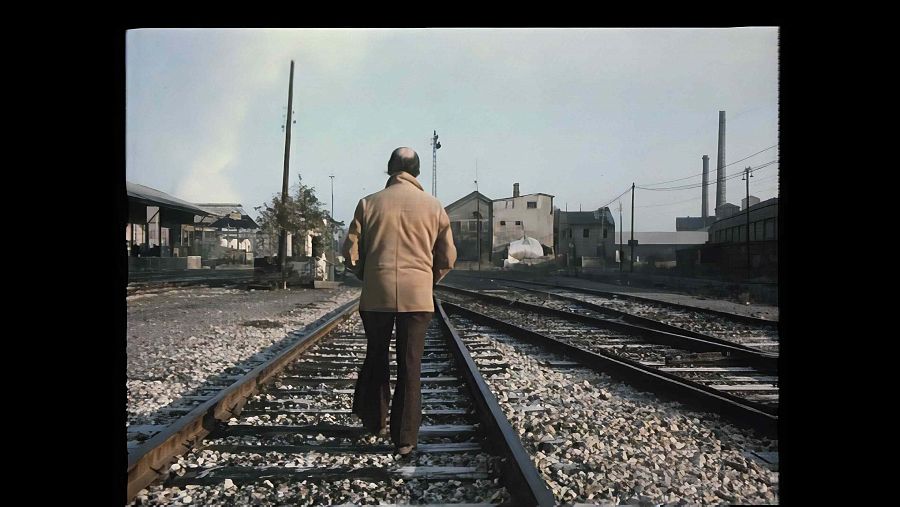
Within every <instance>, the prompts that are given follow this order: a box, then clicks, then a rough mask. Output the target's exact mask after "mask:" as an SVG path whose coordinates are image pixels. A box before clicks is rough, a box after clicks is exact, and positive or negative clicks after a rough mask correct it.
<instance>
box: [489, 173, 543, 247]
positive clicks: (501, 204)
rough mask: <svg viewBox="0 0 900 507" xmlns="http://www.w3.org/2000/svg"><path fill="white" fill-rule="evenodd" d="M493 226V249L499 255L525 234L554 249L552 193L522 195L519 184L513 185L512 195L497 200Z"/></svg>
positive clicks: (494, 207)
mask: <svg viewBox="0 0 900 507" xmlns="http://www.w3.org/2000/svg"><path fill="white" fill-rule="evenodd" d="M492 206H493V213H492V222H491V229H492V231H493V240H492V250H493V252H494V253H495V254H500V253H502V252H503V250H505V249H506V248H507V247H508V246H509V243H510V242H511V241H516V240H520V239H522V238H523V237H525V236H528V237H530V238H534V239H536V240H538V241H540V243H541V245H544V247H545V251H548V249H549V252H552V251H553V196H552V195H550V194H544V193H540V192H539V193H535V194H525V195H519V184H518V183H515V184H513V195H512V197H506V198H503V199H495V200H494V201H493V203H492Z"/></svg>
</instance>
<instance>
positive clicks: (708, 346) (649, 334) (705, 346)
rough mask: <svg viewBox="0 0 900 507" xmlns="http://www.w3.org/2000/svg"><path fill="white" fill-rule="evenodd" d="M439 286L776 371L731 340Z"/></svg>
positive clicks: (765, 355)
mask: <svg viewBox="0 0 900 507" xmlns="http://www.w3.org/2000/svg"><path fill="white" fill-rule="evenodd" d="M438 287H439V288H442V289H446V290H449V291H451V292H456V293H458V294H462V295H465V296H469V297H473V298H477V299H481V300H483V301H489V302H493V303H499V304H504V305H508V306H512V307H520V308H523V309H526V310H529V311H532V312H536V313H543V314H545V315H553V316H556V317H562V318H564V319H569V320H575V321H578V322H582V323H584V324H588V325H591V326H594V327H599V328H608V329H614V330H617V331H621V332H625V333H632V334H637V335H640V336H641V337H643V338H644V339H646V340H647V341H649V342H653V343H659V344H665V345H675V346H678V347H682V348H685V349H688V350H694V351H698V352H722V353H726V354H728V355H730V356H732V357H735V358H740V359H741V360H742V361H746V362H747V364H749V365H752V366H754V367H756V368H759V369H761V370H764V371H768V372H776V371H778V356H777V355H775V354H772V353H769V352H763V351H760V350H756V349H749V348H744V347H738V346H737V345H736V344H734V343H730V342H727V341H724V340H723V342H724V343H720V342H715V341H709V340H706V339H704V338H696V337H693V336H684V335H680V334H675V333H670V332H666V331H660V330H657V329H652V328H648V327H644V326H639V325H636V324H628V323H625V322H618V321H615V320H609V319H601V318H598V317H593V316H590V315H582V314H579V313H575V312H570V311H566V310H558V309H556V308H548V307H546V306H541V305H535V304H532V303H526V302H523V301H517V300H512V299H507V298H504V297H500V296H494V295H491V294H484V293H482V292H477V291H472V290H468V289H463V288H460V287H453V286H451V285H439V286H438Z"/></svg>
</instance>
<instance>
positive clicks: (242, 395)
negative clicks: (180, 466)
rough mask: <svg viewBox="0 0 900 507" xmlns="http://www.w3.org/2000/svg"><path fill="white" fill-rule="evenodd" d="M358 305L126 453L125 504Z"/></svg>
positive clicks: (348, 306)
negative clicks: (173, 460) (175, 458)
mask: <svg viewBox="0 0 900 507" xmlns="http://www.w3.org/2000/svg"><path fill="white" fill-rule="evenodd" d="M358 306H359V299H355V300H353V301H350V302H348V303H345V304H343V305H341V306H340V307H338V308H337V309H335V310H333V311H332V312H330V313H329V314H327V315H326V316H324V317H323V318H322V319H324V322H322V323H321V324H319V325H318V326H316V327H315V328H313V329H312V330H310V331H308V332H307V333H305V334H304V335H303V336H301V337H300V338H299V339H297V341H296V342H295V343H294V344H293V345H291V346H290V347H288V348H286V349H285V350H283V351H281V352H280V353H279V354H278V355H277V356H275V357H273V358H271V359H269V360H268V361H266V362H264V363H262V364H260V365H258V366H257V367H255V368H253V369H252V370H251V371H250V372H248V373H246V374H245V375H243V376H242V377H241V378H239V379H238V380H236V381H235V382H234V383H233V384H232V385H231V386H229V387H227V388H225V389H223V390H222V391H220V392H219V393H218V394H216V395H215V396H213V397H212V398H210V399H209V400H206V401H204V402H203V403H201V404H200V405H198V406H197V407H195V408H194V409H193V410H191V411H190V412H188V413H187V414H185V415H184V416H182V417H181V418H179V419H178V420H176V421H175V422H174V423H172V424H171V425H169V426H168V427H167V428H166V429H165V430H163V431H161V432H159V433H157V434H156V435H153V436H152V437H151V438H149V439H148V440H147V441H145V442H144V443H142V444H141V445H139V446H137V447H135V448H134V449H133V450H132V451H131V452H129V454H128V487H127V498H126V500H125V501H126V503H128V502H130V501H131V500H132V499H133V498H134V497H135V496H137V494H138V492H140V490H141V489H143V488H145V487H147V486H148V485H149V484H150V483H152V482H153V481H154V480H155V479H156V478H157V477H159V476H161V475H163V474H164V473H165V472H166V470H167V468H168V466H169V464H170V462H171V460H172V458H174V457H176V456H179V455H181V454H184V453H185V452H187V451H189V450H190V449H191V448H192V447H193V446H194V445H195V444H197V443H199V442H200V441H201V440H202V439H203V438H204V437H205V436H206V435H208V434H209V433H210V432H211V431H212V430H214V429H215V427H216V425H217V424H218V423H219V422H220V421H227V420H228V419H230V418H232V417H234V416H236V415H238V414H239V413H240V412H241V410H242V409H243V407H244V405H245V404H246V403H247V400H248V399H249V398H250V397H252V396H253V395H255V394H256V393H258V392H259V389H260V387H262V386H263V385H265V384H267V383H268V382H270V381H272V380H274V377H275V375H276V374H278V373H279V372H280V371H281V370H282V369H284V368H285V367H286V366H287V365H289V364H290V363H291V362H292V361H294V360H295V359H296V358H297V357H298V356H299V355H301V354H302V353H303V352H305V351H306V350H307V349H308V348H310V347H311V346H313V345H314V344H315V343H316V342H318V341H319V340H321V339H322V338H323V337H325V336H326V335H327V334H328V333H330V332H331V330H332V329H334V328H335V327H336V326H337V325H338V324H340V323H341V322H342V321H344V320H345V319H346V318H348V317H349V316H350V315H351V314H352V313H353V312H354V311H355V310H356V309H357V308H358Z"/></svg>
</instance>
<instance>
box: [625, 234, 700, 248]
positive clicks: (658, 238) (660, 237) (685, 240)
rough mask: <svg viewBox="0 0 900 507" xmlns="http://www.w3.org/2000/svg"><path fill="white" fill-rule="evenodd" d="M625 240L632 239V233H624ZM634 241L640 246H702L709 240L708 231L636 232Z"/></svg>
mask: <svg viewBox="0 0 900 507" xmlns="http://www.w3.org/2000/svg"><path fill="white" fill-rule="evenodd" d="M622 235H623V237H624V240H625V241H626V242H627V241H628V240H629V239H631V232H630V231H622ZM634 239H636V240H637V242H638V244H639V245H702V244H703V243H706V242H707V241H708V240H709V233H708V232H706V231H678V232H668V231H661V232H635V233H634Z"/></svg>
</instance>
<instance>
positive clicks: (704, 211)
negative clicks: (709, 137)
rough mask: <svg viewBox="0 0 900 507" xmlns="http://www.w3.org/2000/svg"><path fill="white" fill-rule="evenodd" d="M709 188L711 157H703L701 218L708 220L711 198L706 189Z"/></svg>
mask: <svg viewBox="0 0 900 507" xmlns="http://www.w3.org/2000/svg"><path fill="white" fill-rule="evenodd" d="M708 186H709V155H703V194H702V196H703V197H702V199H701V201H700V216H701V217H703V218H706V217H708V216H709V197H708V196H707V193H708V192H707V189H706V187H708Z"/></svg>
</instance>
